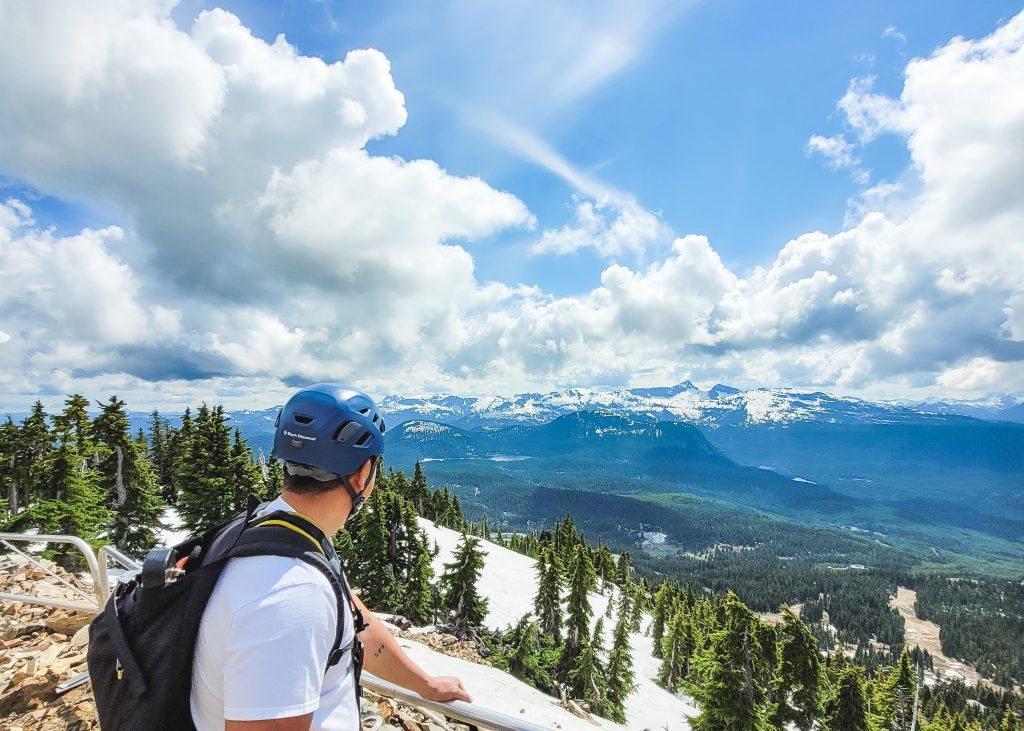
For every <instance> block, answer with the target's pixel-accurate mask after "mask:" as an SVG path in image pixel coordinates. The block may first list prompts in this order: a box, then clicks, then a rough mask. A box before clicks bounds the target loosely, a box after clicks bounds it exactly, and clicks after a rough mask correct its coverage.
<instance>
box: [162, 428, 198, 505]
mask: <svg viewBox="0 0 1024 731" xmlns="http://www.w3.org/2000/svg"><path fill="white" fill-rule="evenodd" d="M195 433H196V429H195V425H194V423H193V420H192V410H191V409H190V408H186V409H185V413H184V414H183V415H182V417H181V428H179V429H178V430H177V431H175V432H174V433H172V434H171V436H170V439H169V440H168V443H169V445H170V450H171V454H170V464H171V484H170V490H169V494H168V497H169V501H170V503H171V504H173V505H177V503H178V496H179V495H181V493H182V491H184V490H187V489H188V488H189V486H190V485H191V484H192V480H193V479H194V478H195V476H196V471H197V470H196V465H195V463H194V462H193V458H194V456H195V455H194V452H193V448H194V446H195V438H196V434H195Z"/></svg>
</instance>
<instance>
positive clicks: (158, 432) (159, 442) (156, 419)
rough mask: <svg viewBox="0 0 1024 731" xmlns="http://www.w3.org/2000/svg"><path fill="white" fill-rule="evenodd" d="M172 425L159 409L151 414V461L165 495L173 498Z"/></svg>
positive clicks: (168, 499) (168, 500) (165, 498)
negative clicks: (170, 425)
mask: <svg viewBox="0 0 1024 731" xmlns="http://www.w3.org/2000/svg"><path fill="white" fill-rule="evenodd" d="M170 436H171V434H170V427H169V426H168V424H167V420H166V419H164V418H163V417H161V416H160V412H159V411H158V410H157V409H153V413H151V414H150V415H149V461H150V462H151V463H152V464H153V473H154V475H155V476H156V481H157V484H158V485H159V486H160V491H161V493H162V494H163V496H164V500H165V501H167V502H170V498H171V449H170V444H169V440H170Z"/></svg>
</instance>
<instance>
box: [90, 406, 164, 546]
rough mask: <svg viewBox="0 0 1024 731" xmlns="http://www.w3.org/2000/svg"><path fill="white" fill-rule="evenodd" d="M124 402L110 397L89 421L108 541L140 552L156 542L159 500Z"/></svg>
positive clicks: (159, 509) (159, 508) (147, 461)
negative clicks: (108, 517) (108, 519)
mask: <svg viewBox="0 0 1024 731" xmlns="http://www.w3.org/2000/svg"><path fill="white" fill-rule="evenodd" d="M124 406H125V403H124V401H121V400H120V399H118V398H117V396H111V397H110V402H109V403H106V404H103V403H101V404H100V414H99V416H97V417H96V420H95V421H94V422H93V424H92V434H93V438H94V439H95V440H96V446H97V450H98V452H97V454H98V456H99V462H98V464H97V466H96V470H97V473H98V478H99V485H100V488H101V489H102V490H103V491H104V493H105V494H106V499H107V501H108V503H107V504H108V505H109V507H110V509H111V510H112V511H113V513H114V520H113V523H112V525H111V528H110V540H111V541H112V542H113V543H114V544H115V545H117V546H118V547H120V548H121V550H123V551H125V552H126V553H128V554H129V555H132V554H134V555H143V554H145V552H146V551H148V550H149V549H150V548H152V547H153V545H154V544H155V543H156V535H155V534H154V529H155V528H156V527H157V525H158V523H159V519H160V511H161V509H162V507H163V506H162V503H161V501H160V495H159V491H158V490H157V485H156V480H154V479H153V471H152V468H151V466H150V464H149V460H147V459H146V456H145V453H144V452H143V450H141V449H140V448H139V445H138V444H137V443H136V442H135V441H134V440H133V439H132V438H131V434H130V433H129V431H128V429H129V427H128V416H127V414H126V413H125V410H124Z"/></svg>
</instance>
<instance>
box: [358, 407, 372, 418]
mask: <svg viewBox="0 0 1024 731" xmlns="http://www.w3.org/2000/svg"><path fill="white" fill-rule="evenodd" d="M359 413H360V414H362V415H363V416H366V415H367V414H369V413H370V407H369V406H364V407H363V408H361V409H359Z"/></svg>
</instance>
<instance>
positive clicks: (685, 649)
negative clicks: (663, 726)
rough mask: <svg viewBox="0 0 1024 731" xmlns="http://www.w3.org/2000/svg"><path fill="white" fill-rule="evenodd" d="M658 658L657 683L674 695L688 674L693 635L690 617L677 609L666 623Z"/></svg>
mask: <svg viewBox="0 0 1024 731" xmlns="http://www.w3.org/2000/svg"><path fill="white" fill-rule="evenodd" d="M660 644H661V648H660V650H661V651H660V652H659V653H658V654H659V656H660V657H661V658H662V661H661V672H660V673H659V675H658V682H659V683H660V684H661V685H662V687H663V688H665V690H667V691H668V692H670V693H675V692H676V691H677V690H679V688H680V686H681V684H682V682H683V681H684V680H685V679H686V677H687V675H689V672H690V658H691V657H692V656H693V634H692V631H691V629H690V617H689V615H688V614H687V612H686V610H685V609H684V608H683V607H679V608H678V609H677V610H676V612H675V613H674V614H673V615H672V616H671V618H670V620H669V622H668V632H667V634H666V635H665V637H664V639H662V641H661V643H660Z"/></svg>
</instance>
